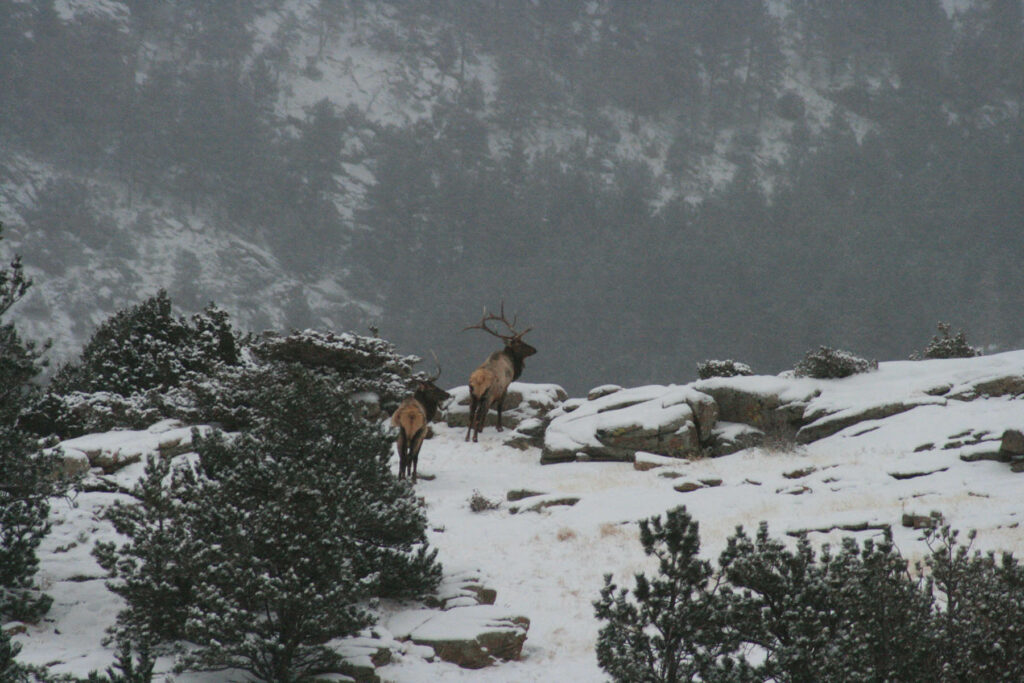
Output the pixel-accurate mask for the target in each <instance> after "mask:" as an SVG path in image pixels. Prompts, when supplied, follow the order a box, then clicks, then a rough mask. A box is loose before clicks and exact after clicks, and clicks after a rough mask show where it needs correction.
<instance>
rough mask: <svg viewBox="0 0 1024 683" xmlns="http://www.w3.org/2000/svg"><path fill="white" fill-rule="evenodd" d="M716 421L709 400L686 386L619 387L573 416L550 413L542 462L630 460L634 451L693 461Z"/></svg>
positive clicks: (579, 407) (715, 409)
mask: <svg viewBox="0 0 1024 683" xmlns="http://www.w3.org/2000/svg"><path fill="white" fill-rule="evenodd" d="M599 393H600V392H599ZM717 419H718V407H717V406H716V405H715V402H714V400H713V399H712V398H711V397H710V396H708V395H707V394H703V393H701V392H699V391H696V390H694V389H693V388H692V387H690V386H675V385H671V386H661V385H651V386H643V387H635V388H631V389H619V390H616V391H614V392H612V393H605V394H603V395H601V396H599V397H597V398H595V399H593V400H588V401H586V402H583V403H580V404H578V405H576V406H575V408H574V409H573V410H572V412H566V411H565V410H560V411H555V412H554V413H552V419H551V423H550V424H549V425H548V428H547V430H546V432H545V435H544V449H543V452H542V454H541V462H542V463H545V464H548V463H556V462H568V461H572V460H576V459H577V458H587V459H590V460H618V461H625V462H633V461H634V459H635V455H636V453H637V451H645V452H647V453H654V454H656V455H664V456H671V457H675V458H687V457H696V456H699V455H701V453H702V449H703V444H704V442H706V441H707V440H709V439H710V438H711V435H712V433H713V431H714V427H715V424H716V422H717Z"/></svg>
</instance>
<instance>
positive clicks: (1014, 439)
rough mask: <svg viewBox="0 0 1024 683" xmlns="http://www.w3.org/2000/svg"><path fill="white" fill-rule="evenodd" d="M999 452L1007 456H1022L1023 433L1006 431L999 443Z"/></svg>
mask: <svg viewBox="0 0 1024 683" xmlns="http://www.w3.org/2000/svg"><path fill="white" fill-rule="evenodd" d="M999 450H1000V451H1002V452H1003V453H1007V454H1009V455H1024V432H1021V431H1020V430H1018V429H1007V430H1006V431H1005V432H1003V438H1002V441H1000V442H999Z"/></svg>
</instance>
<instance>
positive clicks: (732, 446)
mask: <svg viewBox="0 0 1024 683" xmlns="http://www.w3.org/2000/svg"><path fill="white" fill-rule="evenodd" d="M764 438H765V433H764V432H763V431H762V430H760V429H758V428H757V427H751V426H750V425H746V424H743V423H742V422H725V421H722V422H719V423H718V424H717V425H715V429H714V431H713V432H712V434H711V448H710V454H711V456H712V457H715V458H717V457H719V456H723V455H730V454H732V453H736V452H738V451H742V450H744V449H747V448H753V447H755V446H760V445H761V444H762V443H764Z"/></svg>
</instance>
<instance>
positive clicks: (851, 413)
mask: <svg viewBox="0 0 1024 683" xmlns="http://www.w3.org/2000/svg"><path fill="white" fill-rule="evenodd" d="M942 400H943V399H938V398H934V397H931V396H922V397H920V398H918V399H909V400H907V401H894V402H890V403H879V404H876V405H872V406H867V407H859V406H858V407H853V408H847V409H844V410H840V411H837V412H835V413H826V414H823V415H821V417H817V414H814V415H811V418H812V419H813V421H812V422H810V423H809V424H807V425H804V426H803V427H801V428H800V429H799V431H797V433H796V440H797V441H798V442H799V443H804V444H806V443H811V442H812V441H817V440H818V439H824V438H825V437H828V436H832V435H833V434H836V433H838V432H840V431H842V430H843V429H846V428H847V427H849V426H851V425H855V424H858V423H860V422H864V421H866V420H881V419H883V418H886V417H891V416H892V415H898V414H899V413H904V412H906V411H908V410H911V409H912V408H916V407H918V406H923V405H933V404H935V403H936V402H941V401H942ZM815 418H816V419H815Z"/></svg>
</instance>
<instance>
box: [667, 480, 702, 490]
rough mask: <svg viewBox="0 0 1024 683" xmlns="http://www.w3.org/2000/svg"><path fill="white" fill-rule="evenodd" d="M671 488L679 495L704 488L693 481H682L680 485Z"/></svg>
mask: <svg viewBox="0 0 1024 683" xmlns="http://www.w3.org/2000/svg"><path fill="white" fill-rule="evenodd" d="M672 488H673V489H675V490H676V491H679V493H689V492H690V491H696V490H697V489H702V488H704V487H703V486H702V485H701V484H698V483H697V482H695V481H684V482H683V483H682V484H676V485H675V486H673V487H672Z"/></svg>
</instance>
